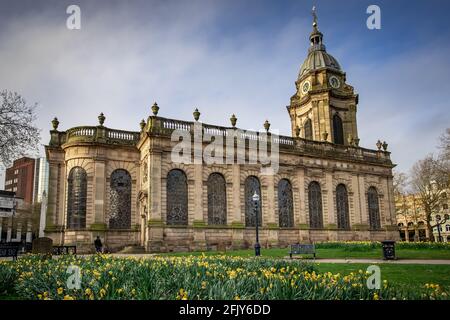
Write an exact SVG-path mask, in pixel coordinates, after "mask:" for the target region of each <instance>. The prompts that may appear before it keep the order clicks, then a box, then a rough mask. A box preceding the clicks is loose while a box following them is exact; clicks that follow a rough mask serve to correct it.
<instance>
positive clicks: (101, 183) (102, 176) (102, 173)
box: [93, 161, 106, 226]
mask: <svg viewBox="0 0 450 320" xmlns="http://www.w3.org/2000/svg"><path fill="white" fill-rule="evenodd" d="M94 181H95V184H94V219H93V221H94V225H97V226H106V220H105V193H106V166H105V163H104V162H103V161H95V162H94Z"/></svg>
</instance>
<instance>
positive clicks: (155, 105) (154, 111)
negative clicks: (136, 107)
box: [152, 102, 159, 117]
mask: <svg viewBox="0 0 450 320" xmlns="http://www.w3.org/2000/svg"><path fill="white" fill-rule="evenodd" d="M158 111H159V107H158V104H157V103H156V102H155V103H154V104H153V105H152V112H153V115H154V116H155V117H156V116H157V115H158Z"/></svg>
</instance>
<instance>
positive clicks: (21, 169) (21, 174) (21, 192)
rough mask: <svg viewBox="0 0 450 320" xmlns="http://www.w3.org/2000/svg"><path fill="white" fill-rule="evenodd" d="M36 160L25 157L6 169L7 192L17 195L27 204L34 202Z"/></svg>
mask: <svg viewBox="0 0 450 320" xmlns="http://www.w3.org/2000/svg"><path fill="white" fill-rule="evenodd" d="M35 161H36V160H35V159H32V158H28V157H23V158H20V159H18V160H15V161H14V163H13V166H12V167H11V168H8V169H6V175H5V190H6V191H12V192H15V193H16V197H19V198H22V199H24V201H25V202H26V203H32V202H33V191H34V170H35Z"/></svg>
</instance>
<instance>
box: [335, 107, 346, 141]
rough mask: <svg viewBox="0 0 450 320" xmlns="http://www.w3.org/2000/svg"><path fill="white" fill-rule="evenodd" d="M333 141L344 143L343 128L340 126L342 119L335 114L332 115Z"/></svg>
mask: <svg viewBox="0 0 450 320" xmlns="http://www.w3.org/2000/svg"><path fill="white" fill-rule="evenodd" d="M333 133H334V143H336V144H344V129H343V128H342V119H341V117H339V116H338V115H337V114H335V115H334V116H333Z"/></svg>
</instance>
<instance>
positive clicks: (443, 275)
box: [317, 263, 450, 290]
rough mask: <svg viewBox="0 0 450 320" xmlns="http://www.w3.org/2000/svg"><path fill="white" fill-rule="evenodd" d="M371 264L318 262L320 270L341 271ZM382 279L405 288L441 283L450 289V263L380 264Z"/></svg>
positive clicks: (345, 272)
mask: <svg viewBox="0 0 450 320" xmlns="http://www.w3.org/2000/svg"><path fill="white" fill-rule="evenodd" d="M368 266H369V264H363V263H317V267H318V269H319V271H320V272H332V273H340V274H341V275H347V274H349V273H350V272H358V270H360V269H361V270H363V271H365V270H366V269H367V267H368ZM379 267H380V270H381V280H387V281H388V282H389V283H392V284H394V285H398V286H401V287H403V288H405V289H412V290H418V289H420V288H423V286H424V285H425V284H426V283H434V284H439V285H441V286H442V287H443V288H446V289H447V290H448V289H450V265H417V264H379Z"/></svg>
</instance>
